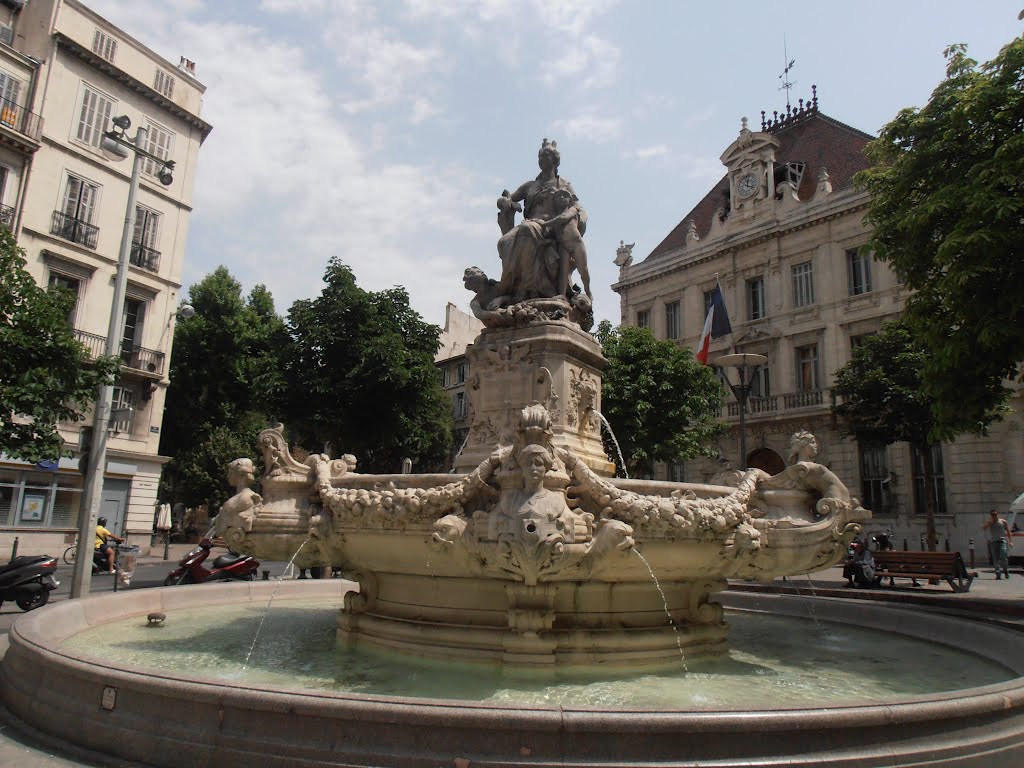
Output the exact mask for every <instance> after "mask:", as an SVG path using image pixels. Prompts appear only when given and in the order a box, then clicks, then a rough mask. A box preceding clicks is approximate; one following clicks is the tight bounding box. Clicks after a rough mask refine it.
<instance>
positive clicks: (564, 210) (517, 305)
mask: <svg viewBox="0 0 1024 768" xmlns="http://www.w3.org/2000/svg"><path fill="white" fill-rule="evenodd" d="M560 162H561V156H560V154H559V152H558V147H557V145H556V143H555V142H553V141H548V140H547V139H544V141H543V143H542V145H541V148H540V151H539V152H538V153H537V163H538V165H539V166H540V173H539V174H538V175H537V177H536V178H535V179H531V180H529V181H526V182H524V183H523V184H521V185H520V186H519V187H518V188H517V189H516V190H515V192H511V193H510V192H509V191H508V190H504V191H503V192H502V194H501V196H500V197H499V198H498V226H499V228H500V229H501V237H500V238H499V240H498V256H499V257H500V258H501V278H500V279H498V280H493V279H490V278H488V277H487V275H486V274H485V273H484V272H483V270H481V269H479V268H478V267H470V268H469V269H467V270H466V272H465V275H464V276H463V281H464V283H465V286H466V288H467V289H469V290H471V291H473V292H474V294H476V295H475V297H474V299H473V301H472V303H471V305H470V306H471V308H472V310H473V314H475V315H476V316H477V317H478V318H479V319H480V320H482V321H483V322H484V324H485V325H487V326H488V327H502V326H516V325H523V324H528V323H531V322H538V321H544V320H559V319H563V318H568V319H570V320H572V321H574V322H577V323H579V324H580V325H581V326H583V327H584V329H585V330H586V329H589V327H590V325H592V324H593V315H592V304H593V294H592V293H591V290H590V272H589V269H588V267H587V248H586V246H585V245H584V243H583V234H584V233H585V232H586V229H587V212H586V211H585V210H584V209H583V206H582V205H581V204H580V201H579V198H578V197H577V196H576V192H575V190H574V189H573V188H572V184H571V183H570V182H569V181H568V180H567V179H563V178H562V177H561V176H559V175H558V166H559V163H560ZM518 212H521V213H522V214H523V218H522V220H521V221H520V222H519V223H518V224H516V223H515V215H516V213H518ZM574 269H575V270H576V271H577V272H578V273H579V276H580V280H581V282H582V283H583V290H582V292H579V291H578V289H574V288H573V287H572V286H571V279H570V278H571V275H572V272H573V270H574ZM588 318H589V320H588Z"/></svg>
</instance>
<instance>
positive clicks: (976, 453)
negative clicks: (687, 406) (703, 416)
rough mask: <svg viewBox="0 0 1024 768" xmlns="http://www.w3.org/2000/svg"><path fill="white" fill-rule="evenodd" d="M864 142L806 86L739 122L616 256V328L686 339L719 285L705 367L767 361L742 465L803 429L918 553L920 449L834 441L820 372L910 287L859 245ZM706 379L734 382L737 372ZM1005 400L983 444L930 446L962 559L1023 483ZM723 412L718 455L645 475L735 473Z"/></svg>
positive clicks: (733, 409) (1020, 439)
mask: <svg viewBox="0 0 1024 768" xmlns="http://www.w3.org/2000/svg"><path fill="white" fill-rule="evenodd" d="M872 138H873V137H872V136H870V135H869V134H866V133H864V132H863V131H860V130H857V129H856V128H853V127H851V126H849V125H845V124H843V123H842V122H840V121H838V120H835V119H833V118H831V117H829V116H828V115H826V114H824V113H822V112H821V111H820V110H819V108H818V100H817V95H816V93H815V95H814V98H812V99H811V100H810V101H809V102H806V103H804V102H803V100H801V101H800V104H799V106H798V107H797V108H796V109H792V108H790V109H788V110H787V112H786V113H783V114H782V115H781V116H779V115H778V114H776V116H775V117H773V118H767V119H766V117H765V115H764V113H762V117H761V129H760V130H756V129H752V128H751V127H750V126H748V124H747V120H746V119H745V118H744V120H743V122H742V126H741V130H740V132H739V135H738V136H737V137H736V139H735V140H734V141H733V142H732V143H731V144H730V145H729V146H728V148H727V149H726V150H725V152H724V153H723V154H722V155H721V161H722V164H723V166H724V167H725V173H724V176H723V177H722V179H721V180H720V181H719V183H718V184H716V185H715V186H714V188H712V189H711V190H710V191H709V192H708V193H707V194H706V195H705V196H704V197H703V198H702V199H701V200H700V201H699V202H698V203H697V204H696V205H695V206H694V207H693V209H692V210H691V211H690V212H689V213H687V214H686V216H684V217H683V219H682V220H681V221H680V222H679V223H678V224H677V225H676V226H675V227H674V228H673V229H672V230H671V231H670V232H669V233H668V235H667V236H666V237H665V238H664V239H663V240H662V242H661V243H659V244H658V245H657V246H656V247H655V248H654V250H653V251H652V252H651V253H650V254H649V255H648V256H647V257H646V258H645V259H644V260H643V261H640V262H639V263H636V264H634V263H632V260H631V258H628V257H626V258H623V257H625V256H626V252H623V254H622V256H623V257H620V259H618V261H619V264H620V273H619V279H618V281H617V282H616V283H615V284H614V285H613V289H614V290H615V291H617V292H618V294H619V296H620V306H621V322H622V323H623V324H632V325H639V326H646V327H649V328H651V329H652V330H653V332H654V334H655V335H656V336H657V337H658V338H662V339H672V340H674V341H676V342H677V343H679V344H681V345H688V346H690V347H693V346H695V345H696V342H697V341H698V339H699V337H700V334H701V330H702V327H703V323H704V319H705V317H706V314H707V308H708V303H709V301H710V295H711V291H712V289H713V288H714V287H715V285H716V283H718V284H720V285H721V288H722V292H723V295H724V297H725V302H726V306H727V308H728V311H729V316H730V318H731V321H732V329H733V333H732V335H731V336H726V337H724V338H721V339H718V340H716V341H714V342H713V343H712V346H711V353H710V355H709V359H710V362H712V363H713V362H714V359H715V358H716V357H717V356H718V355H722V354H725V353H726V352H732V351H733V350H734V349H735V350H736V351H738V352H753V353H759V354H762V355H765V356H766V357H767V358H768V362H767V363H766V364H765V365H764V366H763V367H761V368H760V369H758V370H757V371H755V372H754V374H753V380H752V391H751V398H750V401H749V403H748V409H747V414H746V421H747V456H746V459H747V463H748V465H749V466H752V467H760V468H761V469H764V470H766V471H768V472H770V473H775V472H778V471H780V470H781V469H782V468H783V467H784V466H785V465H786V463H787V458H788V456H787V454H788V443H789V437H790V435H792V434H793V433H794V432H796V431H798V430H804V429H806V430H809V431H811V432H813V433H814V434H815V435H816V436H817V437H818V440H819V443H820V444H821V446H822V452H821V454H820V456H819V459H818V460H819V461H821V462H822V463H824V464H827V465H828V466H829V467H830V468H831V469H832V470H833V471H834V472H836V474H838V475H839V477H840V478H842V480H843V481H844V482H845V483H846V484H847V486H848V487H849V488H850V489H851V490H852V492H853V493H854V494H855V495H857V496H859V497H860V498H861V501H862V503H863V504H864V506H865V507H868V508H869V509H871V510H873V512H874V515H875V516H874V519H873V521H872V523H871V530H872V531H874V530H878V531H886V530H887V531H891V532H892V534H893V536H894V539H895V541H896V542H897V545H901V544H902V542H903V540H904V539H906V540H907V544H908V546H909V547H910V548H912V549H916V548H917V547H918V546H920V542H921V536H922V535H923V531H924V485H923V482H924V480H923V477H922V456H919V455H915V452H914V451H912V450H911V448H910V446H908V445H907V444H903V443H898V444H894V445H890V446H878V445H860V444H858V443H857V442H856V441H853V440H849V439H847V440H844V439H841V438H840V437H839V433H838V430H837V428H836V425H835V423H834V422H833V419H832V416H831V394H830V387H831V384H832V381H833V375H834V372H835V371H836V370H837V369H839V368H840V367H842V366H843V365H844V364H845V363H846V362H848V361H849V359H850V353H851V350H852V348H853V347H855V346H856V345H857V343H858V341H859V340H860V339H862V338H863V337H864V336H865V335H867V334H872V333H875V332H877V331H878V330H879V328H880V327H881V326H882V324H883V323H884V322H886V321H887V320H890V319H894V318H896V317H897V316H898V315H899V313H900V312H901V310H902V308H903V306H904V303H905V301H906V298H907V294H908V291H907V289H906V287H905V286H903V285H902V284H901V283H900V282H899V281H898V280H897V279H896V277H895V275H894V274H893V273H892V272H891V270H890V269H889V268H888V266H887V265H886V264H884V263H881V262H876V261H874V260H873V259H871V258H870V256H865V255H863V254H862V253H861V252H860V248H861V246H863V245H864V244H865V243H866V242H867V240H868V238H869V235H870V230H869V229H868V228H867V226H866V225H865V224H864V221H863V218H864V215H865V213H866V211H867V208H868V203H869V199H868V196H867V193H866V192H863V191H859V190H857V189H855V188H854V185H853V176H854V175H855V174H856V172H857V171H859V170H861V169H862V168H864V167H866V159H865V157H864V153H863V150H864V147H865V146H866V144H867V142H868V141H870V140H871V139H872ZM719 373H720V375H721V376H723V377H725V376H728V377H731V379H732V380H733V381H734V382H735V381H736V378H735V377H736V372H735V371H728V370H727V371H720V372H719ZM1012 406H1013V413H1012V414H1011V415H1010V416H1009V417H1008V418H1007V419H1006V420H1005V421H1004V422H1002V423H1000V424H997V425H995V426H994V427H993V428H992V430H991V434H990V436H989V437H987V438H976V437H969V436H964V437H960V438H958V439H957V440H956V441H955V442H953V443H949V444H942V445H935V446H932V449H931V450H932V453H933V457H934V459H935V467H936V470H937V477H936V478H935V480H934V483H935V488H936V497H937V499H938V515H937V517H936V524H937V532H938V535H939V538H940V542H939V545H940V546H943V545H944V543H945V540H947V539H948V540H949V542H950V546H951V547H953V548H956V549H959V550H961V551H964V552H965V554H966V552H967V550H968V548H969V545H970V540H971V539H972V538H974V539H978V540H980V539H979V537H980V536H981V522H982V519H983V516H984V514H985V512H986V511H987V510H988V509H992V508H995V509H1000V510H1005V509H1006V507H1007V505H1008V503H1009V502H1010V501H1012V500H1013V499H1014V498H1015V497H1016V495H1017V494H1019V493H1020V492H1021V491H1022V490H1024V419H1022V417H1021V412H1022V408H1021V396H1020V393H1019V391H1018V392H1017V394H1016V395H1015V396H1014V397H1013V399H1012ZM723 417H724V418H725V419H726V420H727V421H728V423H729V424H731V426H732V430H731V434H730V436H729V437H728V438H727V439H726V440H724V441H723V442H722V444H721V445H720V447H719V450H720V459H719V460H718V461H715V460H704V459H701V460H695V461H687V462H677V463H675V464H672V465H669V466H660V467H657V469H656V474H657V475H658V476H659V477H661V478H665V477H670V478H671V479H675V480H683V479H685V480H686V481H690V482H706V481H708V480H709V479H710V478H711V477H712V476H713V475H714V474H715V473H717V472H718V471H720V470H721V469H722V467H723V466H724V465H725V462H728V463H729V464H730V465H731V466H732V467H734V468H735V467H738V466H739V460H740V456H739V426H738V422H739V405H738V403H737V402H735V400H730V401H729V402H728V403H727V405H726V409H725V412H724V413H723ZM978 549H979V551H981V552H982V553H983V552H984V549H985V548H984V546H983V545H980V544H979V546H978ZM982 558H984V555H982Z"/></svg>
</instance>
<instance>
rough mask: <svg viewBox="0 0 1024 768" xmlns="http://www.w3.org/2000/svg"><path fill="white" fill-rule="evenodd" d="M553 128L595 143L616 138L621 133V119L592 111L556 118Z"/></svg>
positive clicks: (568, 135) (566, 134)
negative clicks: (560, 118) (603, 115)
mask: <svg viewBox="0 0 1024 768" xmlns="http://www.w3.org/2000/svg"><path fill="white" fill-rule="evenodd" d="M555 128H557V129H558V131H559V132H561V133H562V134H563V135H565V136H567V137H569V138H572V139H586V140H588V141H592V142H594V143H595V144H604V143H605V142H608V141H612V140H613V139H617V138H618V137H619V135H620V134H621V133H622V121H621V120H620V119H619V118H617V117H601V116H599V115H596V114H594V113H592V112H590V113H584V114H581V115H577V116H576V117H571V118H567V119H564V120H558V121H556V122H555Z"/></svg>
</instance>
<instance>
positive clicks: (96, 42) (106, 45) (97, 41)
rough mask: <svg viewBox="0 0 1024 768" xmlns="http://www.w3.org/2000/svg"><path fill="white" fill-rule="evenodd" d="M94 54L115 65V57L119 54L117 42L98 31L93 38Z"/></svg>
mask: <svg viewBox="0 0 1024 768" xmlns="http://www.w3.org/2000/svg"><path fill="white" fill-rule="evenodd" d="M92 52H93V53H95V54H97V55H99V56H102V57H103V58H104V59H106V60H107V61H109V62H110V63H113V62H114V55H115V54H116V53H117V40H115V39H114V38H112V37H111V36H110V35H108V34H106V33H105V32H101V31H100V30H98V29H97V30H96V33H95V34H94V35H93V36H92Z"/></svg>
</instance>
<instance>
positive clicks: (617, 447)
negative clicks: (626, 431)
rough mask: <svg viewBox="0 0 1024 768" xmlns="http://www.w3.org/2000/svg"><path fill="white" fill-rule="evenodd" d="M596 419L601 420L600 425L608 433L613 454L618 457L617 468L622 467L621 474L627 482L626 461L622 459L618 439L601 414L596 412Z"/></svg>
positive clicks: (627, 470)
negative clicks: (613, 449)
mask: <svg viewBox="0 0 1024 768" xmlns="http://www.w3.org/2000/svg"><path fill="white" fill-rule="evenodd" d="M597 417H598V418H599V419H601V424H602V425H603V426H604V428H605V429H606V430H607V431H608V436H609V437H611V439H612V443H614V445H615V453H616V455H617V456H618V457H619V466H620V467H622V474H623V476H624V477H625V478H626V479H627V480H628V479H629V469H628V468H627V467H626V460H625V459H624V458H623V457H622V448H620V447H619V439H618V438H617V437H616V436H615V430H614V429H612V425H611V424H609V423H608V419H606V418H605V417H604V414H603V413H600V412H598V414H597Z"/></svg>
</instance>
